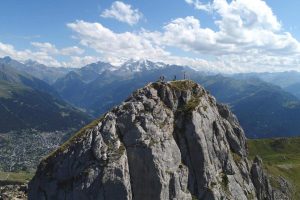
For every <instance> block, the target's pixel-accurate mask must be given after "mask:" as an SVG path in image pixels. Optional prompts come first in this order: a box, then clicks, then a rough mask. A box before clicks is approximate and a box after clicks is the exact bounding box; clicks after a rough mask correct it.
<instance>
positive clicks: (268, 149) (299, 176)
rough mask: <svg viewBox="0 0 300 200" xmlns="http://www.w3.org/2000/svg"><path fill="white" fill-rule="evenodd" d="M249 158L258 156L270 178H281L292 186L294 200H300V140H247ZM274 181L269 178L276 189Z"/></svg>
mask: <svg viewBox="0 0 300 200" xmlns="http://www.w3.org/2000/svg"><path fill="white" fill-rule="evenodd" d="M248 145H249V151H250V158H251V159H253V157H254V156H255V155H259V156H260V157H261V158H262V159H263V161H264V166H265V169H266V170H267V171H268V172H269V174H270V175H271V176H272V177H279V176H283V177H285V178H286V179H287V180H289V181H290V182H291V183H292V184H293V186H294V191H295V194H294V198H295V199H300V138H284V139H259V140H249V141H248ZM274 180H276V179H274V178H271V182H272V184H273V186H275V187H276V181H274Z"/></svg>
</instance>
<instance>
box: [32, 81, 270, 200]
mask: <svg viewBox="0 0 300 200" xmlns="http://www.w3.org/2000/svg"><path fill="white" fill-rule="evenodd" d="M247 155H248V150H247V146H246V138H245V134H244V132H243V130H242V128H241V127H240V125H239V123H238V120H237V119H236V117H235V116H234V115H233V114H232V113H231V112H230V110H229V108H228V107H227V106H225V105H221V104H218V103H217V102H216V100H215V98H214V97H212V96H211V95H210V94H209V93H208V92H207V91H206V90H205V89H204V88H203V87H201V86H200V85H198V84H196V83H195V82H193V81H189V80H182V81H170V82H155V83H150V84H148V85H146V86H145V87H144V88H141V89H139V90H137V91H135V92H134V93H133V94H132V95H131V96H130V97H129V98H128V99H127V100H125V101H124V102H123V103H122V104H121V105H119V106H116V107H115V108H113V109H112V110H111V111H110V112H108V113H106V114H105V115H103V117H102V118H101V119H99V120H96V121H95V122H94V123H92V124H90V125H89V126H88V127H85V128H84V129H82V130H81V131H79V132H78V133H77V134H75V136H74V137H73V138H71V139H70V140H69V141H68V142H67V143H65V144H64V145H62V146H61V147H60V148H59V149H58V150H56V151H55V152H54V153H52V154H51V155H49V156H48V157H47V158H45V159H44V160H43V161H42V162H41V164H40V165H39V167H38V170H37V172H36V175H35V177H34V178H33V180H32V181H31V182H30V184H29V199H75V200H76V199H99V200H100V199H101V200H102V199H103V200H107V199H145V200H148V199H149V200H150V199H151V200H152V199H220V200H221V199H239V200H243V199H245V200H246V199H273V197H272V188H271V186H270V185H269V184H268V181H267V176H266V175H265V174H264V172H263V170H262V166H261V163H260V161H259V160H256V161H255V162H254V163H253V166H251V165H252V164H251V162H249V161H248V159H247ZM261 180H263V181H261Z"/></svg>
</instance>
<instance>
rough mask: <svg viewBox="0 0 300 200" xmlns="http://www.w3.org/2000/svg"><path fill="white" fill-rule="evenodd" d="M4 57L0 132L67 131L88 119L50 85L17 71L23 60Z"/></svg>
mask: <svg viewBox="0 0 300 200" xmlns="http://www.w3.org/2000/svg"><path fill="white" fill-rule="evenodd" d="M7 60H8V58H5V59H2V60H0V132H8V131H13V130H20V129H37V130H41V131H55V130H66V129H70V128H78V127H81V126H82V125H84V124H86V123H87V122H89V121H90V117H89V116H88V115H87V114H86V113H84V112H82V111H80V110H79V109H77V108H75V107H74V106H71V105H70V104H68V103H66V102H65V101H64V100H63V99H62V98H61V97H60V96H59V94H58V93H57V92H56V91H55V90H54V89H53V87H52V86H50V85H48V84H47V83H46V82H44V81H42V80H40V79H38V78H36V77H33V76H31V75H29V74H27V73H25V72H22V71H18V70H17V68H18V67H20V66H22V65H23V64H22V63H19V62H17V61H15V60H11V59H10V62H9V63H7V62H6V61H7ZM15 66H18V67H15Z"/></svg>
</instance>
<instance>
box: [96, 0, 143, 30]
mask: <svg viewBox="0 0 300 200" xmlns="http://www.w3.org/2000/svg"><path fill="white" fill-rule="evenodd" d="M142 16H143V15H142V13H141V12H140V11H139V10H138V9H133V8H132V6H131V5H129V4H125V3H123V2H121V1H115V2H113V4H112V5H111V7H110V9H106V10H104V11H103V12H102V14H101V17H104V18H114V19H116V20H118V21H120V22H125V23H127V24H129V25H134V24H136V23H138V22H139V20H140V19H141V18H142Z"/></svg>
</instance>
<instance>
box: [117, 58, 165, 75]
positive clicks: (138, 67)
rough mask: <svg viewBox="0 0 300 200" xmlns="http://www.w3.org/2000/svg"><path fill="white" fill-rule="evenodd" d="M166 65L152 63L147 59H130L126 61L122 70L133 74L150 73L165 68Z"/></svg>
mask: <svg viewBox="0 0 300 200" xmlns="http://www.w3.org/2000/svg"><path fill="white" fill-rule="evenodd" d="M165 66H166V64H164V63H160V62H152V61H149V60H146V59H139V60H134V59H130V60H128V61H126V62H125V63H124V64H123V65H122V66H121V67H120V69H121V70H126V71H131V72H141V71H149V70H153V69H158V68H163V67H165Z"/></svg>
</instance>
